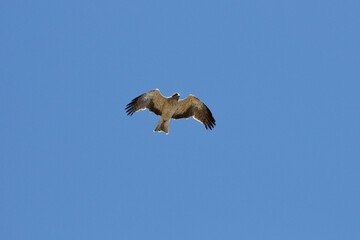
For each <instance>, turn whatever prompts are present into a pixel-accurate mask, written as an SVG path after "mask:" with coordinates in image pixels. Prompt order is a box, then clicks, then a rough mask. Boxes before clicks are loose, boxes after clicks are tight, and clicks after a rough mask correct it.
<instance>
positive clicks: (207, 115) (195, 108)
mask: <svg viewBox="0 0 360 240" xmlns="http://www.w3.org/2000/svg"><path fill="white" fill-rule="evenodd" d="M189 117H194V118H195V119H196V120H198V121H200V122H201V123H203V124H204V125H205V128H206V129H210V130H211V129H212V128H214V127H215V125H216V123H215V119H214V117H213V115H212V113H211V111H210V109H209V108H208V107H207V106H206V105H205V104H204V103H203V102H201V101H200V100H199V99H198V98H197V97H195V96H192V95H190V96H188V97H187V98H185V99H184V100H180V101H179V106H178V108H177V110H176V112H175V113H174V115H173V116H172V118H174V119H180V118H189Z"/></svg>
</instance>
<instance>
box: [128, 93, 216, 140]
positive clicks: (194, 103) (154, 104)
mask: <svg viewBox="0 0 360 240" xmlns="http://www.w3.org/2000/svg"><path fill="white" fill-rule="evenodd" d="M179 97H180V94H178V93H174V94H173V95H172V96H171V97H168V98H166V97H164V96H163V95H161V93H160V91H159V89H155V90H152V91H150V92H147V93H144V94H142V95H140V96H138V97H136V98H134V99H133V100H132V101H131V102H130V103H129V104H128V105H127V106H126V108H125V110H126V112H127V114H128V115H130V116H131V115H133V114H134V113H135V112H137V111H139V110H145V109H146V108H147V109H149V111H150V112H153V113H155V114H156V115H160V116H161V118H160V120H159V123H158V124H157V126H156V128H155V129H154V131H155V132H157V131H158V132H165V133H166V134H167V133H169V126H170V119H171V118H173V119H181V118H190V117H194V119H196V120H198V121H199V122H201V123H203V124H204V125H205V128H206V129H210V130H212V128H214V127H215V125H216V124H215V119H214V117H213V115H212V113H211V111H210V110H209V108H208V107H207V106H206V105H205V104H204V103H203V102H201V101H200V100H199V99H198V98H197V97H195V96H193V95H189V96H188V97H187V98H185V99H183V100H180V101H179Z"/></svg>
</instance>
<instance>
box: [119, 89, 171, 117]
mask: <svg viewBox="0 0 360 240" xmlns="http://www.w3.org/2000/svg"><path fill="white" fill-rule="evenodd" d="M165 101H166V98H165V97H164V96H163V95H161V93H160V91H159V89H155V90H152V91H150V92H147V93H144V94H142V95H140V96H138V97H136V98H134V99H133V100H132V101H131V102H130V103H129V104H128V105H126V108H125V110H126V113H127V114H128V115H130V116H131V115H133V114H134V113H135V112H137V111H139V110H144V109H146V108H147V109H149V111H150V112H153V113H155V114H156V115H161V114H162V106H163V105H164V102H165Z"/></svg>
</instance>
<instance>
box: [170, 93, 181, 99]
mask: <svg viewBox="0 0 360 240" xmlns="http://www.w3.org/2000/svg"><path fill="white" fill-rule="evenodd" d="M171 97H172V98H175V99H177V100H178V99H179V97H180V94H179V93H174V94H173V95H172V96H171Z"/></svg>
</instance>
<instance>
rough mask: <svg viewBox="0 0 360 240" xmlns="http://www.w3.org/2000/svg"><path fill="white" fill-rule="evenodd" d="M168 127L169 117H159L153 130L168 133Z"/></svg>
mask: <svg viewBox="0 0 360 240" xmlns="http://www.w3.org/2000/svg"><path fill="white" fill-rule="evenodd" d="M169 127H170V119H168V120H164V119H162V118H161V119H160V120H159V122H158V124H157V125H156V128H155V129H154V132H164V133H166V134H168V133H169Z"/></svg>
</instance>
